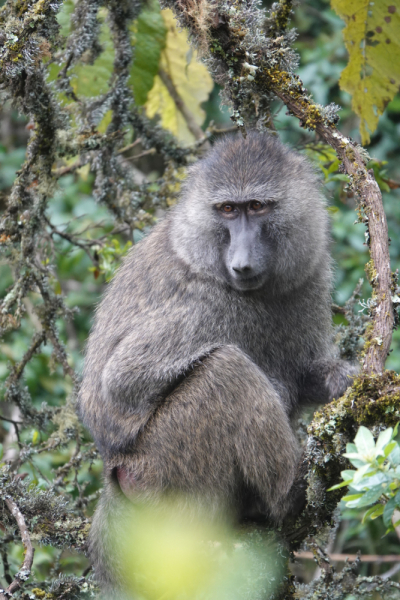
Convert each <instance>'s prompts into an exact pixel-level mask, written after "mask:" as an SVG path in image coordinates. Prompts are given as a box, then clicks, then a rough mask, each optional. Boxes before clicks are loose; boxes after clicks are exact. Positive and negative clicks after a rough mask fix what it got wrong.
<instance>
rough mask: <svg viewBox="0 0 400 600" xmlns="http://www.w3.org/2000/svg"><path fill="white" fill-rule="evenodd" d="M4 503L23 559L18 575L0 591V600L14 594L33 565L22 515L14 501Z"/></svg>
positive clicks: (26, 577)
mask: <svg viewBox="0 0 400 600" xmlns="http://www.w3.org/2000/svg"><path fill="white" fill-rule="evenodd" d="M4 502H5V503H6V504H7V507H8V509H9V511H10V512H11V514H12V516H13V517H14V518H15V520H16V521H17V524H18V529H19V531H20V534H21V539H22V543H23V545H24V548H25V558H24V562H23V563H22V566H21V568H20V570H19V571H18V573H16V575H15V577H14V580H13V581H12V582H11V583H10V585H9V586H8V588H7V590H5V591H4V590H0V600H6V597H9V596H10V595H12V594H13V593H14V592H16V591H17V590H18V589H19V588H20V587H21V586H22V585H23V583H24V581H26V580H27V579H28V578H29V576H30V574H31V569H32V564H33V555H34V552H35V550H34V548H33V546H32V542H31V539H30V537H29V532H28V528H27V526H26V523H25V519H24V515H23V514H22V513H21V511H20V510H19V508H18V505H17V504H16V503H15V502H14V500H12V498H9V497H6V498H5V499H4Z"/></svg>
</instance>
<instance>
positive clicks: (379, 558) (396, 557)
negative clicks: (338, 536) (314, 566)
mask: <svg viewBox="0 0 400 600" xmlns="http://www.w3.org/2000/svg"><path fill="white" fill-rule="evenodd" d="M294 555H295V557H296V558H299V559H304V560H315V555H314V553H313V552H307V551H304V552H294ZM327 556H328V558H329V559H330V560H333V561H337V562H346V560H350V561H354V560H357V558H360V560H361V562H370V563H394V562H395V563H399V562H400V554H382V555H379V554H338V553H336V554H335V553H332V554H328V555H327Z"/></svg>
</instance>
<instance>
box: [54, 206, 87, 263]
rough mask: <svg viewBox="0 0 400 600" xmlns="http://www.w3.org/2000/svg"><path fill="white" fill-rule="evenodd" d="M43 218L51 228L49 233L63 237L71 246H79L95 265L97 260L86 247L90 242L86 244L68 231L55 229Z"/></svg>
mask: <svg viewBox="0 0 400 600" xmlns="http://www.w3.org/2000/svg"><path fill="white" fill-rule="evenodd" d="M44 220H45V221H46V223H47V225H48V226H49V227H50V229H51V235H58V236H59V237H61V238H63V239H64V240H67V241H68V242H69V243H70V244H72V245H73V246H76V247H77V248H81V250H83V251H84V252H86V254H87V255H88V257H89V258H90V260H91V262H92V263H93V264H94V265H95V266H97V261H96V260H95V258H94V257H93V256H92V254H91V253H90V250H89V249H88V248H87V246H90V245H91V244H86V243H85V244H84V243H82V242H78V241H77V240H76V239H75V238H74V237H73V236H72V235H70V234H68V233H65V232H64V231H60V230H59V229H57V228H56V227H54V225H53V224H52V223H51V222H50V221H49V219H48V218H47V217H44Z"/></svg>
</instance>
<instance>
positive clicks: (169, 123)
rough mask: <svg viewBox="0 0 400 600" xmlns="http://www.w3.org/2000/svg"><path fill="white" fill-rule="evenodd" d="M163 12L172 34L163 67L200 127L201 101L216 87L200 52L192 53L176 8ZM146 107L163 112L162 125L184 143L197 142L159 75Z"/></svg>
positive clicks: (150, 110) (201, 119)
mask: <svg viewBox="0 0 400 600" xmlns="http://www.w3.org/2000/svg"><path fill="white" fill-rule="evenodd" d="M161 14H162V15H163V18H164V22H165V25H166V26H167V30H168V33H167V39H166V45H165V48H164V50H162V52H161V60H160V67H161V68H162V69H163V70H164V71H165V72H166V73H167V74H168V75H169V77H170V79H171V81H172V83H173V84H174V87H175V89H176V91H177V93H178V94H179V96H180V98H181V100H182V102H183V104H184V105H185V106H186V107H187V108H188V109H189V110H190V112H191V113H192V115H193V118H194V120H195V121H196V123H197V124H198V125H199V126H200V125H202V123H203V121H204V118H205V112H204V110H203V109H202V108H201V104H202V102H204V101H205V100H207V99H208V96H209V94H210V92H211V90H212V89H213V85H214V84H213V81H212V79H211V77H210V74H209V73H208V71H207V69H206V67H205V66H204V65H203V64H201V63H199V62H197V60H196V56H197V55H196V52H193V56H191V48H190V46H189V44H188V41H187V33H186V32H185V31H182V30H179V29H178V27H177V24H176V21H175V19H174V16H173V13H172V11H171V10H170V9H167V10H163V11H161ZM188 58H190V62H188ZM145 106H146V112H147V115H148V116H149V117H150V118H153V117H154V116H155V115H156V114H159V115H160V116H161V125H162V126H163V127H164V128H165V129H168V130H169V131H171V132H172V133H173V134H174V135H176V137H177V138H178V139H180V140H181V141H183V142H186V143H191V142H193V140H194V136H193V134H192V133H191V132H190V131H189V129H188V126H187V124H186V121H185V119H184V118H183V116H182V114H181V113H180V111H179V110H178V108H177V106H176V104H175V102H174V100H173V99H172V97H171V96H170V94H169V92H168V90H167V88H166V86H165V85H164V84H163V82H162V81H161V79H160V77H159V76H158V75H157V76H156V77H155V79H154V86H153V88H152V89H151V90H150V92H149V94H148V96H147V102H146V104H145Z"/></svg>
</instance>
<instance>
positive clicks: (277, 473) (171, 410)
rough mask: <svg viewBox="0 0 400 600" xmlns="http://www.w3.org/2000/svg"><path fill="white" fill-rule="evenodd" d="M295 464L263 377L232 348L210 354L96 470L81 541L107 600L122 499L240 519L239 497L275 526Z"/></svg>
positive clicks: (284, 423)
mask: <svg viewBox="0 0 400 600" xmlns="http://www.w3.org/2000/svg"><path fill="white" fill-rule="evenodd" d="M298 458H299V449H298V445H297V442H296V439H295V437H294V435H293V432H292V430H291V428H290V425H289V420H288V418H287V415H286V413H285V410H284V407H283V403H282V401H281V400H280V398H279V397H278V395H277V392H276V391H275V389H274V388H273V386H272V384H271V383H270V381H269V380H268V378H267V377H266V376H265V375H264V374H263V373H262V371H261V370H260V369H259V368H258V367H257V366H256V365H255V364H254V363H253V362H252V361H251V360H250V359H249V358H248V357H247V356H246V355H245V354H243V353H242V352H241V351H240V350H238V349H237V348H235V347H232V346H227V347H224V348H221V349H219V350H216V351H214V352H213V354H212V355H210V356H208V357H207V358H205V359H204V360H203V361H202V363H201V364H200V365H197V366H195V368H194V369H193V371H192V372H191V373H190V374H189V375H188V376H187V377H186V378H185V379H184V381H183V382H182V383H181V384H180V385H179V386H178V387H177V388H176V389H175V390H174V392H173V393H171V394H170V395H169V396H168V398H167V399H166V400H165V401H164V402H163V403H162V404H161V405H160V406H159V408H158V409H157V411H156V412H155V414H154V416H153V417H152V419H151V421H149V422H148V424H147V425H146V427H145V429H144V431H143V432H142V433H141V434H140V436H139V438H138V440H137V442H136V444H135V449H134V452H133V453H132V454H131V455H129V456H122V455H121V456H120V457H115V461H114V464H111V465H108V466H107V465H106V469H105V474H106V482H105V489H104V490H103V495H102V498H101V500H100V503H99V506H98V508H97V510H96V514H95V516H94V520H93V525H92V530H91V534H90V554H91V558H92V561H93V564H94V567H95V571H96V575H97V577H98V579H99V580H100V582H102V584H103V587H104V589H108V590H112V591H113V593H114V596H113V597H116V596H115V593H116V592H115V588H118V585H119V582H121V581H122V575H121V573H120V569H121V567H120V564H121V561H120V557H121V554H120V553H121V548H120V545H119V542H118V540H119V539H121V538H123V535H124V530H125V531H126V530H128V531H129V529H128V528H129V524H128V523H127V520H128V519H129V514H130V513H129V508H127V507H129V505H130V506H131V507H132V503H131V502H130V500H131V501H132V502H133V503H134V502H135V501H137V500H139V501H140V500H143V501H145V502H147V503H149V504H155V505H157V504H158V503H159V500H160V499H162V498H163V497H165V495H166V494H168V493H169V492H171V491H172V492H178V493H179V492H180V493H182V495H183V496H184V497H186V498H187V496H189V498H192V499H193V501H194V503H196V502H197V500H200V502H201V503H202V505H203V506H206V507H207V510H208V509H210V510H209V511H208V512H207V514H210V515H212V512H213V508H214V507H215V508H217V509H221V508H222V509H224V508H226V509H229V508H230V509H233V510H236V511H237V512H240V510H241V508H243V503H244V502H246V501H247V499H248V498H251V497H253V498H254V497H256V498H257V497H258V498H259V500H260V504H259V505H260V506H261V510H264V511H265V512H266V513H267V514H268V515H269V517H272V518H273V519H274V520H275V521H278V522H279V520H281V519H282V518H283V517H284V516H285V514H286V513H287V512H288V510H290V508H291V504H292V502H293V499H291V498H290V497H291V495H292V494H289V490H290V488H291V486H292V483H293V480H294V478H295V473H296V466H297V462H298ZM118 480H119V481H118ZM120 488H122V490H123V492H124V493H121V489H120ZM243 490H245V493H244V494H243ZM246 490H247V491H246ZM249 491H251V493H249ZM129 499H130V500H129ZM189 504H190V503H189ZM256 504H257V502H256ZM259 505H257V507H256V509H255V510H259ZM245 508H246V507H245ZM252 510H253V509H252V507H251V506H250V509H249V512H250V514H251V512H252ZM228 512H229V510H228ZM238 516H240V515H238Z"/></svg>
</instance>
